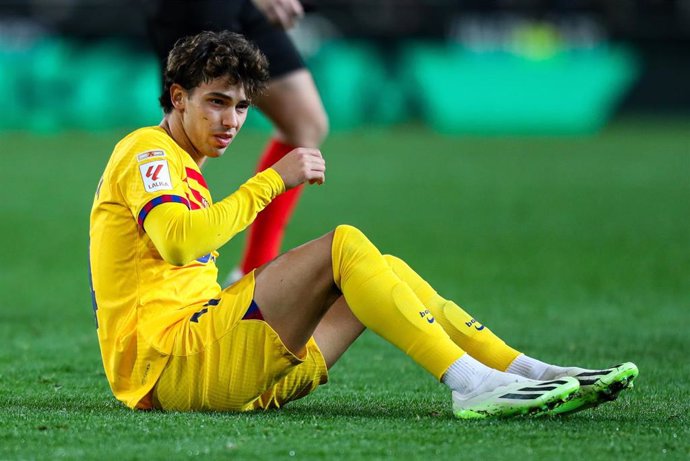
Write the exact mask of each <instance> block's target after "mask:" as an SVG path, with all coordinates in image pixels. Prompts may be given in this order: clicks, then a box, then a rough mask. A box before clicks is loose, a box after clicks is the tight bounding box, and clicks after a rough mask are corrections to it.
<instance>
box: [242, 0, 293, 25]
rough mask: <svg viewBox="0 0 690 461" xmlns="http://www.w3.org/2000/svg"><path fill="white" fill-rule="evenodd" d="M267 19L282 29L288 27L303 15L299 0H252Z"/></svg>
mask: <svg viewBox="0 0 690 461" xmlns="http://www.w3.org/2000/svg"><path fill="white" fill-rule="evenodd" d="M252 2H253V3H254V5H255V6H256V7H257V8H258V9H259V10H260V11H261V12H262V13H263V14H265V15H266V17H267V18H268V20H269V21H270V22H271V23H272V24H275V25H277V26H281V27H282V28H283V29H289V28H291V27H292V26H294V25H295V24H297V21H299V20H300V19H302V16H304V8H302V4H301V3H300V2H299V0H252Z"/></svg>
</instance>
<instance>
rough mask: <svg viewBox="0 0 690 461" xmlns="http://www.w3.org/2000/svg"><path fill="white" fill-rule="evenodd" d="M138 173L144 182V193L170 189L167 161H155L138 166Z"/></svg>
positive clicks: (170, 182)
mask: <svg viewBox="0 0 690 461" xmlns="http://www.w3.org/2000/svg"><path fill="white" fill-rule="evenodd" d="M139 172H140V173H141V179H143V180H144V189H146V192H156V191H159V190H171V189H172V181H171V180H170V170H169V168H168V161H167V160H156V161H154V162H148V163H144V164H143V165H139Z"/></svg>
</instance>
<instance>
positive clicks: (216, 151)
mask: <svg viewBox="0 0 690 461" xmlns="http://www.w3.org/2000/svg"><path fill="white" fill-rule="evenodd" d="M227 149H228V148H227V146H225V147H218V146H212V147H209V148H208V149H207V153H206V156H207V157H211V158H218V157H222V156H223V154H224V153H225V151H226V150H227Z"/></svg>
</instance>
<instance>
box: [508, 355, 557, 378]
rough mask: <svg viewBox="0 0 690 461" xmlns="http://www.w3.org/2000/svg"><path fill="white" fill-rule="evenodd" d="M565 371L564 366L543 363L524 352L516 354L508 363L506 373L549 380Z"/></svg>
mask: <svg viewBox="0 0 690 461" xmlns="http://www.w3.org/2000/svg"><path fill="white" fill-rule="evenodd" d="M566 371H567V369H566V368H563V367H559V366H556V365H550V364H548V363H544V362H542V361H541V360H537V359H533V358H532V357H528V356H526V355H525V354H520V355H518V356H517V358H516V359H515V360H513V363H511V364H510V366H509V367H508V369H507V370H506V372H507V373H515V374H516V375H520V376H524V377H525V378H530V379H541V380H549V379H554V377H556V376H558V375H561V374H563V373H565V372H566Z"/></svg>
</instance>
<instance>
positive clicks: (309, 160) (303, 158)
mask: <svg viewBox="0 0 690 461" xmlns="http://www.w3.org/2000/svg"><path fill="white" fill-rule="evenodd" d="M272 168H273V169H274V170H276V172H278V174H279V175H280V177H281V178H283V182H284V183H285V189H286V190H287V189H292V188H293V187H297V186H299V185H300V184H304V183H306V182H308V183H309V184H323V183H324V181H325V180H326V161H325V160H324V159H323V156H322V155H321V151H320V150H319V149H310V148H307V147H298V148H297V149H293V150H291V151H290V152H288V153H287V155H285V157H283V158H281V159H280V160H278V161H277V162H276V163H274V164H273V167H272Z"/></svg>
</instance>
